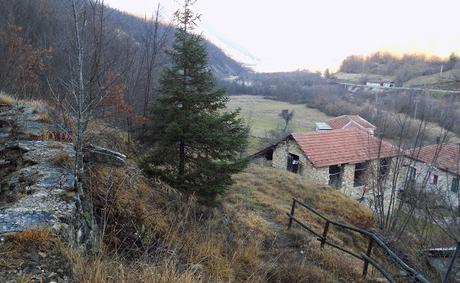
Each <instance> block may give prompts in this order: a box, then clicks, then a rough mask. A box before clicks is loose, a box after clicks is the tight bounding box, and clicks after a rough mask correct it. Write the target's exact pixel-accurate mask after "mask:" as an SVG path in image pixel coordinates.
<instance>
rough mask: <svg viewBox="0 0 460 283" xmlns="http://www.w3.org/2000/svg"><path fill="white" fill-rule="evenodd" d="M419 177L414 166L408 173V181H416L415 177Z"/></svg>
mask: <svg viewBox="0 0 460 283" xmlns="http://www.w3.org/2000/svg"><path fill="white" fill-rule="evenodd" d="M416 175H417V169H416V168H415V167H413V166H410V167H409V170H408V171H407V177H408V178H407V179H408V180H409V181H415V177H416Z"/></svg>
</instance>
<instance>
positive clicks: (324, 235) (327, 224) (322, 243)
mask: <svg viewBox="0 0 460 283" xmlns="http://www.w3.org/2000/svg"><path fill="white" fill-rule="evenodd" d="M328 231H329V221H326V225H324V231H323V238H321V248H322V247H324V244H326V237H327V232H328Z"/></svg>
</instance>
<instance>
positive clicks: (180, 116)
mask: <svg viewBox="0 0 460 283" xmlns="http://www.w3.org/2000/svg"><path fill="white" fill-rule="evenodd" d="M190 5H191V1H190V0H186V1H185V4H184V9H183V11H180V12H176V20H177V21H178V24H179V27H178V29H177V32H176V37H175V38H176V39H175V42H174V44H173V47H172V49H171V50H169V51H168V54H169V56H170V57H171V61H172V65H171V66H170V67H168V68H166V69H165V70H164V71H163V73H162V76H161V78H160V93H161V95H160V97H159V98H158V99H157V101H155V103H154V106H153V108H152V111H151V125H150V127H149V130H148V137H149V142H151V143H152V149H151V150H150V152H149V153H148V154H147V155H146V157H145V158H144V160H143V166H144V168H145V169H146V171H147V172H148V173H149V174H151V175H153V176H159V177H161V178H162V179H163V180H164V181H166V182H167V183H169V184H170V185H172V186H173V187H176V188H178V189H181V190H183V191H187V192H190V193H195V194H197V195H198V196H200V197H201V198H202V199H203V200H206V201H208V202H209V201H212V200H214V199H215V197H216V196H217V195H218V194H220V193H222V192H223V191H224V189H225V187H226V186H228V185H230V184H231V175H232V174H234V173H237V172H239V171H241V170H242V169H244V167H245V165H246V162H245V160H244V159H242V158H241V153H242V152H243V151H244V150H245V148H246V145H247V136H248V128H247V127H246V126H245V125H244V124H243V122H242V120H241V119H240V118H239V117H238V114H239V111H234V112H226V111H225V107H226V103H227V101H228V97H227V96H226V92H225V90H224V89H216V87H215V81H214V78H213V75H212V72H211V70H210V68H209V67H208V60H207V59H208V57H207V52H206V48H205V45H204V42H203V40H202V38H201V36H200V35H198V34H195V33H193V32H192V31H193V28H194V27H195V21H196V20H198V19H199V17H197V16H194V15H193V13H192V11H191V10H190Z"/></svg>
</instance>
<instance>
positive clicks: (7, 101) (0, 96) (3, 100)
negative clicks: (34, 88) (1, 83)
mask: <svg viewBox="0 0 460 283" xmlns="http://www.w3.org/2000/svg"><path fill="white" fill-rule="evenodd" d="M14 103H16V99H14V98H13V97H12V96H9V95H7V94H5V93H3V92H0V105H2V104H3V105H13V104H14Z"/></svg>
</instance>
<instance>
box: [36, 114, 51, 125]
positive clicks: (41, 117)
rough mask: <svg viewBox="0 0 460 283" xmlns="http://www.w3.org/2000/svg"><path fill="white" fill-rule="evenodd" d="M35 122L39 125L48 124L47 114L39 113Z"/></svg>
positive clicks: (48, 117)
mask: <svg viewBox="0 0 460 283" xmlns="http://www.w3.org/2000/svg"><path fill="white" fill-rule="evenodd" d="M37 121H38V122H41V123H49V122H50V116H49V114H48V112H40V113H38V115H37Z"/></svg>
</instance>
